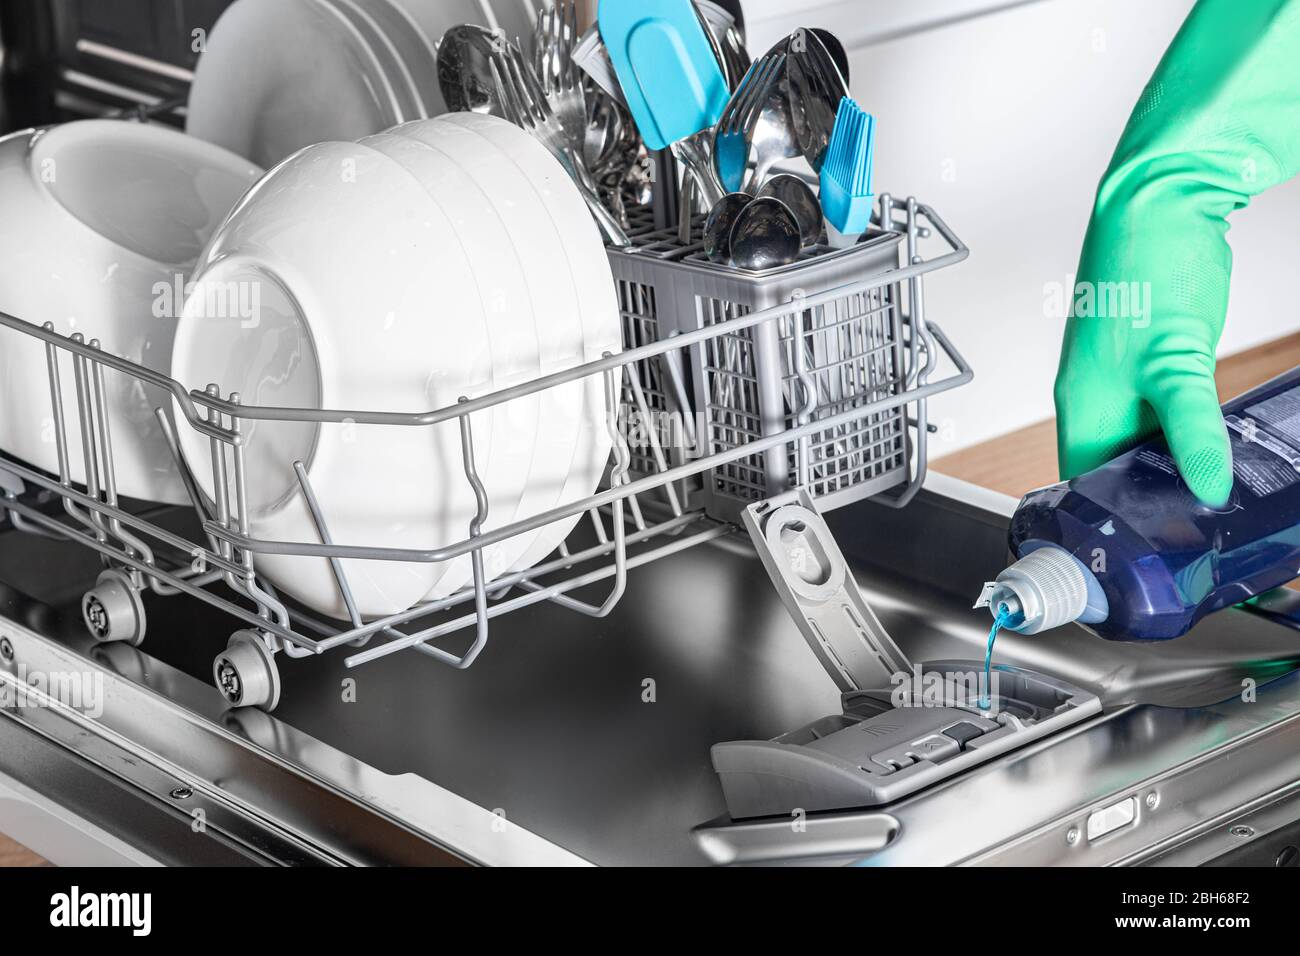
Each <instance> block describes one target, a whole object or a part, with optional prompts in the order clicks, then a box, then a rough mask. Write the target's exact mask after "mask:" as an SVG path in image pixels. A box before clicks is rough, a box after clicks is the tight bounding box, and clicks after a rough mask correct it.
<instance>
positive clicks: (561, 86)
mask: <svg viewBox="0 0 1300 956" xmlns="http://www.w3.org/2000/svg"><path fill="white" fill-rule="evenodd" d="M577 33H578V14H577V9H576V8H575V6H574V2H573V0H556V4H555V6H553V7H549V8H547V9H544V10H542V11H540V13H539V15H538V18H537V31H536V34H535V43H534V51H533V55H534V61H533V62H534V66H535V68H536V73H537V77H538V79H539V80H540V87H541V92H542V95H543V96H544V97H545V98H546V99H547V100H548V101H549V103H550V105H551V109H552V110H554V111H555V115H556V117H557V118H558V119H559V121H560V125H561V126H562V127H563V128H564V133H565V135H566V136H567V137H568V140H569V145H570V146H571V147H573V149H574V150H575V151H576V152H577V155H578V156H579V157H582V154H583V151H584V147H585V144H586V139H587V102H586V95H585V92H584V90H583V83H582V77H581V73H580V72H579V70H578V68H577V67H576V66H574V63H573V41H574V39H575V38H576V36H577Z"/></svg>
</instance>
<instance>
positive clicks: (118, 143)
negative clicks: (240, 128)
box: [0, 120, 262, 503]
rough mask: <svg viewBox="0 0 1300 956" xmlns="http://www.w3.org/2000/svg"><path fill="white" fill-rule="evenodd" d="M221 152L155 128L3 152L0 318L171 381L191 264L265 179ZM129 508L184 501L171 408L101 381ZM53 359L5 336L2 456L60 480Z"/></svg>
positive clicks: (70, 381) (76, 472)
mask: <svg viewBox="0 0 1300 956" xmlns="http://www.w3.org/2000/svg"><path fill="white" fill-rule="evenodd" d="M261 172H262V171H261V170H260V169H258V168H257V167H256V166H254V165H252V164H251V163H249V162H248V161H246V160H244V159H241V158H239V157H238V156H235V155H234V154H233V153H229V152H227V151H226V150H224V149H221V148H220V147H217V146H213V145H211V144H209V143H204V142H200V141H198V140H195V139H193V138H191V137H188V136H185V135H184V134H182V133H178V132H174V131H172V130H169V129H165V128H162V127H157V126H149V125H145V124H142V123H134V122H125V121H121V120H85V121H81V122H75V123H67V124H65V125H62V126H56V127H51V128H48V129H42V130H24V131H22V132H18V133H13V134H11V135H9V136H7V137H4V138H3V139H0V209H3V210H4V217H3V219H2V220H0V310H2V311H4V312H7V313H9V314H10V315H13V316H15V317H17V318H19V319H22V320H24V321H26V322H30V323H32V324H34V325H44V324H45V323H50V324H52V325H53V327H54V331H56V332H59V333H61V334H63V335H72V334H73V333H80V334H82V335H84V336H85V338H86V340H87V341H88V342H89V341H91V340H98V341H99V342H100V343H102V347H103V349H104V350H105V351H106V352H110V353H112V354H114V355H117V356H120V357H122V358H126V359H129V360H130V361H132V362H135V363H137V364H139V365H143V366H145V367H146V368H149V369H152V370H154V371H157V372H161V373H164V374H166V373H167V372H168V371H169V370H170V360H171V352H172V338H173V335H174V334H175V330H176V321H177V318H178V316H179V314H180V310H181V308H182V307H183V304H184V299H185V283H186V279H187V277H188V275H189V272H190V270H191V268H192V267H193V263H194V260H195V259H196V258H197V256H198V255H199V253H200V251H201V250H202V248H203V246H204V245H205V244H206V243H207V241H208V239H209V238H210V237H211V235H212V233H213V232H215V231H216V228H217V226H218V225H219V224H220V223H221V221H222V219H223V218H224V217H225V215H226V213H227V212H229V211H230V208H231V207H232V206H233V205H234V204H235V202H236V200H237V199H238V198H239V196H240V195H241V194H242V193H243V192H244V191H245V190H246V189H247V188H248V187H249V186H251V185H252V184H253V183H254V182H255V181H256V180H257V178H258V177H259V176H260V175H261ZM60 379H61V386H62V391H63V402H62V408H63V419H64V424H65V426H66V428H67V432H68V435H67V444H68V449H67V450H68V453H69V455H68V458H69V461H68V465H69V472H70V477H71V479H72V480H73V481H75V482H77V483H79V484H84V482H85V480H86V469H85V450H84V449H83V447H82V443H81V434H80V430H79V428H78V426H77V422H78V420H79V418H78V415H77V398H76V385H75V380H74V375H73V368H72V362H71V360H70V359H69V358H68V357H67V356H66V354H65V356H64V360H63V361H61V362H60ZM104 389H105V398H106V402H107V410H108V420H107V425H108V430H109V433H110V435H111V438H112V443H113V451H114V466H115V467H114V472H115V476H116V487H117V491H118V493H120V494H123V495H128V496H131V497H136V498H144V499H150V500H154V501H163V502H170V503H181V502H185V501H188V498H187V497H186V495H185V491H184V486H183V485H182V483H181V481H180V476H179V472H178V470H177V469H176V467H175V464H174V462H173V460H172V457H171V454H170V452H169V450H168V447H167V444H166V442H165V440H164V437H163V433H162V429H161V427H160V426H159V424H158V422H157V420H156V419H155V417H154V410H155V409H156V408H160V407H166V405H167V404H168V400H167V397H166V394H165V393H164V392H163V391H161V390H160V389H157V388H154V387H153V386H146V385H144V384H142V383H141V382H140V381H139V380H138V379H135V378H133V377H131V376H128V375H125V374H123V373H120V372H117V371H116V370H112V369H106V370H105V371H104ZM54 425H55V414H54V404H53V401H52V399H51V391H50V382H49V375H48V373H47V367H46V350H45V347H44V345H43V344H42V343H41V342H39V341H38V340H36V339H34V338H31V337H29V336H26V335H22V334H20V333H18V332H15V331H13V330H11V329H0V448H3V449H4V450H5V451H6V452H8V453H9V454H11V455H13V456H15V457H17V458H19V459H22V460H24V461H26V462H28V463H30V464H32V465H35V466H36V467H38V468H41V469H44V470H46V471H50V472H55V471H57V469H58V456H57V449H56V444H55V440H54V439H55V427H54Z"/></svg>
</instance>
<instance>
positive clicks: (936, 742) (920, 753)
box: [908, 734, 960, 763]
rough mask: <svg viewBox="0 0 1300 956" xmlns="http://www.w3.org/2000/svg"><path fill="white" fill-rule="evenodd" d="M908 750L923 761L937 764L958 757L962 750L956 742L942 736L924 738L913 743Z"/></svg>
mask: <svg viewBox="0 0 1300 956" xmlns="http://www.w3.org/2000/svg"><path fill="white" fill-rule="evenodd" d="M908 749H909V750H910V751H911V752H912V753H914V754H916V756H917V757H918V758H920V759H921V760H932V761H934V762H935V763H938V762H939V761H940V760H947V759H948V758H949V757H955V756H957V753H958V752H959V750H960V748H959V747H958V746H957V744H956V742H955V741H953V740H951V739H949V738H948V737H945V736H943V735H942V734H931V735H930V736H929V737H922V738H921V739H920V740H916V741H913V742H912V746H911V747H909V748H908Z"/></svg>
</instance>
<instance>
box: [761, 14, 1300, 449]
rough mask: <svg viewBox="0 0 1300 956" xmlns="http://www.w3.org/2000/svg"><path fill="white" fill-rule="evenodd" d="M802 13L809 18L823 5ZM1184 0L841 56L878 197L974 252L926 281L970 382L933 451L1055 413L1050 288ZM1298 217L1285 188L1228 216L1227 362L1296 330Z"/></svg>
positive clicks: (992, 25)
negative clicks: (873, 152)
mask: <svg viewBox="0 0 1300 956" xmlns="http://www.w3.org/2000/svg"><path fill="white" fill-rule="evenodd" d="M760 2H765V0H760ZM784 2H788V0H783V3H784ZM805 4H806V10H807V11H808V12H807V14H806V16H807V17H808V18H809V20H810V23H809V24H808V25H818V20H817V19H816V15H817V8H818V6H819V2H818V0H805ZM932 5H933V4H930V6H932ZM966 5H969V4H966ZM1191 5H1192V4H1191V0H1141V2H1134V0H1044V2H1039V3H1031V4H1027V5H1022V6H1016V7H1013V8H1009V9H1004V10H1002V11H1001V12H997V13H992V14H988V15H986V16H982V17H978V18H975V19H969V20H965V21H962V22H957V23H953V24H951V25H948V26H941V27H938V28H935V29H927V30H924V31H922V32H918V33H914V34H911V35H907V36H903V37H901V38H898V39H893V40H887V41H884V42H879V43H875V44H871V45H866V46H861V47H859V48H858V49H856V50H854V51H853V52H852V54H851V59H852V74H853V76H852V86H853V91H854V95H855V97H856V98H857V99H858V100H859V101H860V102H861V103H862V105H863V106H864V108H866V109H867V110H869V111H871V112H873V113H875V114H876V116H877V117H878V121H879V127H878V133H877V160H876V188H877V191H879V190H882V189H888V190H890V191H891V192H894V193H895V194H897V195H908V194H914V195H916V196H917V197H918V198H920V199H922V200H923V201H925V202H927V203H929V204H931V205H932V206H934V207H935V209H936V210H937V211H938V212H940V213H941V214H942V215H943V217H944V218H945V219H946V220H947V221H948V223H949V224H950V225H951V226H952V227H953V228H954V230H956V231H957V233H958V235H960V236H961V237H962V238H963V239H964V240H965V241H966V242H967V244H968V245H969V246H970V247H971V250H972V252H971V257H970V259H969V260H968V261H967V262H966V263H964V264H962V265H960V266H957V267H955V268H954V269H952V270H949V271H947V272H944V273H939V274H936V275H935V276H933V277H932V278H931V280H930V281H929V283H928V285H927V287H926V291H927V306H928V309H929V315H930V316H932V317H933V318H934V319H936V320H937V321H938V322H939V323H940V324H941V325H942V326H943V328H944V330H945V331H947V332H948V333H949V334H950V336H951V337H952V338H953V340H954V341H955V342H956V343H957V344H958V346H959V347H960V348H961V349H962V351H963V353H964V354H965V355H966V356H967V358H968V359H970V361H971V363H972V364H973V365H974V367H975V371H976V380H975V382H974V383H973V384H971V385H969V386H967V387H966V388H965V389H962V390H959V391H957V392H953V393H951V394H949V395H945V396H940V397H939V398H938V399H936V400H935V401H934V402H933V406H932V408H933V416H934V420H935V421H936V422H938V423H940V424H941V426H942V427H943V432H942V434H941V435H940V436H938V437H939V443H938V445H937V447H936V448H935V451H934V454H936V455H941V454H943V453H944V452H946V451H952V450H956V449H957V448H960V447H963V446H966V445H969V444H972V443H975V442H979V441H983V440H985V439H987V438H990V437H992V436H995V435H998V434H1002V433H1005V432H1007V431H1011V430H1013V429H1016V428H1020V427H1022V426H1024V425H1027V424H1030V423H1032V422H1035V421H1040V420H1042V419H1044V418H1046V417H1048V416H1050V415H1052V414H1053V410H1052V395H1051V390H1052V379H1053V377H1054V375H1055V371H1056V361H1057V353H1058V349H1059V344H1060V337H1061V330H1062V327H1063V325H1064V322H1063V320H1060V319H1057V318H1051V317H1048V316H1046V315H1045V314H1044V313H1045V309H1044V285H1045V284H1046V283H1049V282H1058V283H1064V282H1065V281H1066V279H1067V276H1069V275H1070V274H1071V273H1073V271H1074V269H1075V266H1076V264H1077V261H1078V255H1079V248H1080V245H1081V243H1082V240H1083V231H1084V226H1085V224H1086V222H1087V216H1088V212H1089V207H1090V204H1091V200H1092V196H1093V192H1094V190H1095V188H1096V184H1097V180H1098V179H1099V178H1100V176H1101V173H1102V171H1103V170H1104V169H1105V167H1106V165H1107V162H1108V160H1109V158H1110V155H1111V152H1112V151H1113V149H1114V146H1115V141H1116V139H1117V138H1118V136H1119V134H1120V131H1121V129H1122V128H1123V126H1124V123H1125V121H1126V120H1127V118H1128V114H1129V112H1130V110H1131V109H1132V106H1133V104H1134V103H1135V102H1136V100H1137V97H1138V95H1139V93H1140V92H1141V90H1142V87H1143V85H1144V84H1145V82H1146V80H1147V78H1148V77H1149V76H1150V74H1151V72H1152V71H1153V70H1154V68H1155V66H1156V63H1157V62H1158V61H1159V59H1160V56H1161V54H1162V53H1163V51H1164V49H1165V47H1166V46H1167V45H1168V43H1169V41H1170V40H1171V39H1172V38H1173V35H1174V33H1175V32H1176V31H1177V29H1178V26H1179V24H1180V23H1181V22H1182V19H1183V17H1184V16H1185V15H1186V13H1187V11H1188V10H1189V9H1190V7H1191ZM791 6H793V4H791ZM821 6H822V11H823V14H824V17H825V20H824V22H828V23H833V22H834V20H835V19H838V18H841V17H842V16H843V15H844V11H845V10H846V9H848V8H850V7H851V8H852V9H853V10H855V11H857V10H860V11H861V13H860V16H861V17H863V18H867V19H869V18H870V16H871V11H872V8H873V7H875V6H876V2H875V0H854V2H853V3H851V4H850V3H839V4H832V5H831V6H829V7H827V6H825V5H821ZM787 9H788V8H787ZM747 12H748V6H747ZM755 12H759V11H758V10H757V9H756V10H755ZM756 45H757V44H756ZM1297 222H1300V184H1297V183H1294V182H1293V183H1290V184H1287V185H1285V186H1282V187H1280V188H1278V189H1276V190H1274V191H1273V192H1271V193H1269V194H1267V195H1265V196H1264V197H1261V199H1260V200H1258V201H1257V203H1256V205H1255V206H1254V207H1252V208H1249V209H1247V210H1244V211H1242V212H1241V213H1238V214H1237V216H1236V217H1235V219H1234V225H1233V229H1232V233H1231V241H1232V245H1233V248H1234V250H1235V254H1236V263H1237V265H1236V269H1235V275H1234V280H1233V290H1232V301H1231V308H1230V312H1229V316H1228V325H1227V331H1226V333H1225V335H1224V339H1223V343H1222V349H1221V354H1227V353H1230V352H1233V351H1238V350H1240V349H1242V348H1246V347H1249V346H1251V345H1256V344H1258V343H1260V342H1262V341H1265V340H1268V339H1270V338H1275V337H1277V336H1279V335H1283V334H1286V333H1289V332H1292V331H1295V330H1296V329H1297V328H1300V317H1298V316H1297V310H1296V307H1295V305H1294V296H1293V295H1290V294H1288V293H1289V292H1290V289H1289V281H1290V279H1291V278H1292V276H1293V275H1294V274H1295V273H1296V271H1297V269H1296V266H1295V265H1294V264H1293V262H1292V258H1293V253H1294V251H1295V250H1296V247H1297V241H1296V238H1295V237H1296V235H1297V229H1296V223H1297Z"/></svg>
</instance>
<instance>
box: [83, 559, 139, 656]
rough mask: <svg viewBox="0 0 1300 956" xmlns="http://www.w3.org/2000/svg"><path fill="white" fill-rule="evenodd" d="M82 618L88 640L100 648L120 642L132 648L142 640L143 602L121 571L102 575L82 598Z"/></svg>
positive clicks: (129, 580)
mask: <svg viewBox="0 0 1300 956" xmlns="http://www.w3.org/2000/svg"><path fill="white" fill-rule="evenodd" d="M81 617H82V619H83V620H84V621H85V622H86V630H88V631H90V636H91V637H93V638H94V639H95V640H97V641H99V642H100V643H102V644H108V643H112V642H116V641H122V642H124V643H126V644H130V645H131V646H132V647H137V646H139V644H140V642H141V641H143V640H144V629H145V615H144V602H143V601H141V600H140V591H139V589H138V588H136V587H135V585H133V584H132V583H131V578H130V576H129V575H128V574H126V572H124V571H102V572H100V575H99V578H98V579H96V581H95V586H94V587H93V588H91V589H90V590H89V591H87V592H86V593H85V594H84V595H82V598H81Z"/></svg>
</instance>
